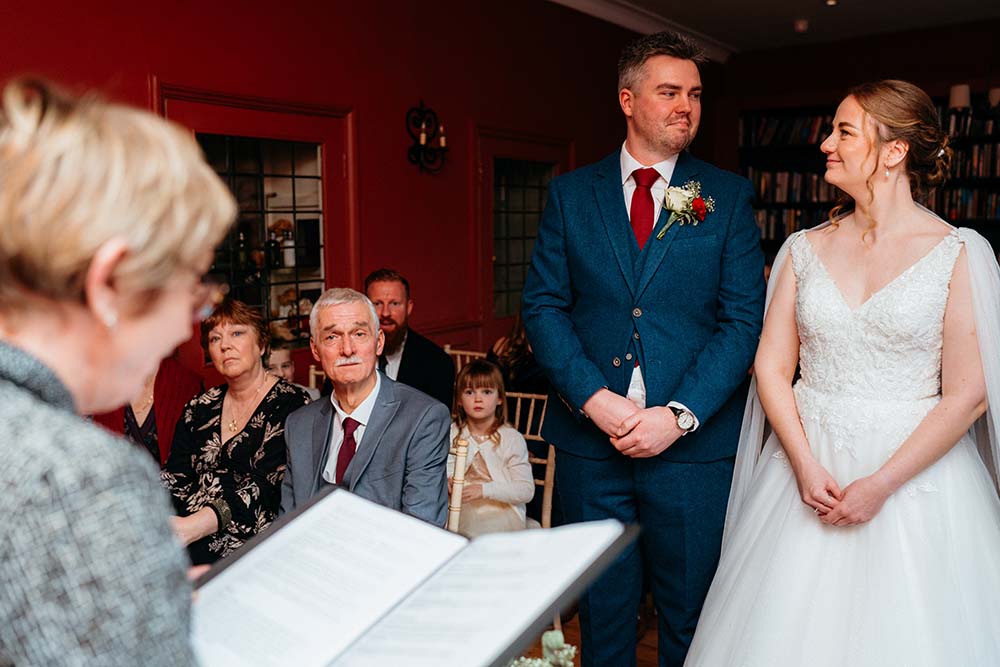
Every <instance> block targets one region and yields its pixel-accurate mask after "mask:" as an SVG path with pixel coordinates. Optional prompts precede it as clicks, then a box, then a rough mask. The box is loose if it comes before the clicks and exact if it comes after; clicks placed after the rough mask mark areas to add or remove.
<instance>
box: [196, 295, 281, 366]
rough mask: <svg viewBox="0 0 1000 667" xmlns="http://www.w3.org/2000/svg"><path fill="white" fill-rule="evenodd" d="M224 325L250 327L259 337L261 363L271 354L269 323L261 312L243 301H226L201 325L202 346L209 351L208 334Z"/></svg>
mask: <svg viewBox="0 0 1000 667" xmlns="http://www.w3.org/2000/svg"><path fill="white" fill-rule="evenodd" d="M222 324H242V325H245V326H248V327H250V329H251V330H252V331H253V332H254V335H255V336H257V344H258V345H260V349H261V361H263V360H264V359H267V356H268V355H269V354H271V334H270V332H269V331H268V329H267V322H265V321H264V316H263V315H261V314H260V311H258V310H256V309H254V308H251V307H250V306H248V305H247V304H245V303H243V302H242V301H237V300H236V299H226V300H225V301H223V302H222V303H220V304H219V305H218V307H216V309H215V310H213V311H212V314H211V315H209V316H208V317H207V318H205V321H204V322H202V323H201V345H202V347H204V348H205V349H206V350H207V349H208V334H209V333H211V331H212V329H214V328H215V327H217V326H220V325H222Z"/></svg>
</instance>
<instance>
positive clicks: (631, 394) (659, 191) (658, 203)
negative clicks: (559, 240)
mask: <svg viewBox="0 0 1000 667" xmlns="http://www.w3.org/2000/svg"><path fill="white" fill-rule="evenodd" d="M621 165H622V194H623V195H624V196H625V207H626V208H627V209H628V215H629V220H631V219H632V195H633V194H634V193H635V187H636V186H635V179H634V178H632V172H634V171H635V170H636V169H645V168H647V165H644V164H642V163H641V162H639V161H638V160H636V159H635V158H634V157H632V156H631V155H630V154H629V152H628V149H626V148H625V144H622V152H621ZM648 166H649V167H652V168H653V169H655V170H656V171H657V173H659V174H660V177H659V178H658V179H656V182H655V183H653V185H652V186H650V188H649V190H650V192H652V194H653V229H652V230H651V231H650V235H649V240H647V241H646V243H650V242H652V241H654V240H655V235H654V233H653V232H655V231H656V222H657V220H658V219H659V217H660V210H661V209H662V208H663V197H664V193H665V192H666V190H667V186H668V185H669V184H670V178H671V177H672V176H673V175H674V167H676V166H677V155H674V156H673V157H669V158H667V159H666V160H663V161H662V162H657V163H656V164H652V165H648ZM626 396H627V397H628V399H629V400H630V401H632V402H633V403H635V404H636V405H638V406H639V409H643V408H645V407H646V383H645V381H644V380H643V378H642V369H641V368H639V367H638V366H636V367H635V368H633V369H632V379H631V380H630V381H629V385H628V393H627V394H626ZM667 407H673V408H680V409H681V410H687V411H688V412H691V411H690V410H688V408H687V406H685V405H684V404H683V403H678V402H677V401H670V402H669V403H667ZM691 414H692V415H693V414H694V413H693V412H692V413H691ZM698 424H699V422H698V416H697V415H695V418H694V428H695V429H697V428H698ZM692 430H694V429H692Z"/></svg>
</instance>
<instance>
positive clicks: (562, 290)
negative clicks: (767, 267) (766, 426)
mask: <svg viewBox="0 0 1000 667" xmlns="http://www.w3.org/2000/svg"><path fill="white" fill-rule="evenodd" d="M692 180H693V181H698V182H700V183H701V186H702V191H701V192H702V196H703V197H706V198H707V197H712V198H713V199H714V200H715V210H714V211H713V212H711V213H709V214H708V215H707V217H706V218H705V220H704V221H703V222H701V223H700V224H698V225H697V226H695V225H690V224H687V225H681V224H678V223H676V222H675V223H674V224H673V225H671V226H670V227H669V228H668V229H667V232H666V234H665V235H664V237H663V238H662V239H657V238H656V236H657V234H658V233H659V232H660V230H661V229H662V228H663V227H664V225H665V224H666V223H667V219H668V217H669V212H668V211H666V210H663V211H661V213H660V216H659V219H658V220H657V223H656V225H655V227H654V229H653V233H652V234H651V235H650V237H649V240H648V241H647V242H646V245H645V247H644V248H643V250H642V251H640V250H639V247H638V244H637V243H636V241H635V236H634V235H633V232H632V228H631V225H630V223H629V217H628V208H627V206H626V204H625V198H624V195H623V193H622V176H621V162H620V156H619V153H617V152H616V153H614V154H612V155H609V156H608V157H607V158H605V159H603V160H601V161H600V162H597V163H595V164H593V165H589V166H587V167H583V168H581V169H577V170H575V171H573V172H570V173H568V174H565V175H563V176H560V177H558V178H556V179H554V180H553V181H552V182H551V183H550V185H549V192H548V202H547V203H546V206H545V212H544V213H543V215H542V221H541V227H540V230H539V235H538V239H537V240H536V242H535V250H534V255H533V257H532V263H531V268H530V271H529V273H528V276H527V280H526V282H525V287H524V295H523V305H522V308H523V315H524V323H525V328H526V329H527V333H528V338H529V340H530V342H531V346H532V349H533V351H534V354H535V357H536V359H537V360H538V362H539V364H541V366H542V367H543V368H544V370H545V372H546V374H547V375H548V376H549V379H550V380H551V382H552V386H553V395H552V397H550V400H549V405H548V410H547V413H546V419H545V425H544V432H543V435H544V437H545V438H546V440H548V441H549V442H551V443H553V444H554V445H555V446H556V447H557V448H561V449H564V450H566V451H568V452H571V453H574V454H577V455H579V456H584V457H588V458H607V457H609V456H611V455H612V454H615V453H616V450H615V449H614V447H613V446H612V445H611V443H610V442H609V441H608V436H607V435H605V434H604V433H603V432H601V431H600V430H599V429H598V428H597V427H596V426H594V424H593V423H592V422H590V421H589V420H588V419H587V418H586V416H584V415H583V413H582V411H581V407H582V406H583V404H584V403H585V402H586V401H587V399H589V398H590V397H591V396H592V395H593V394H594V393H595V392H597V391H598V390H599V389H601V388H602V387H608V388H609V389H610V390H611V391H613V392H615V393H617V394H621V395H623V396H624V395H625V394H626V393H627V392H628V386H629V380H630V379H631V375H632V370H633V367H634V361H628V360H626V355H627V354H628V353H629V352H630V351H631V352H632V353H633V354H634V355H637V356H638V359H639V363H640V365H641V367H642V373H643V378H644V380H645V385H646V405H647V406H656V405H661V406H662V405H666V404H667V403H668V402H670V401H679V402H680V403H683V404H684V405H686V406H687V407H688V408H689V409H690V410H691V411H692V412H694V413H695V415H696V416H697V417H698V419H699V421H700V427H699V428H698V430H697V431H695V432H694V433H691V434H689V435H687V436H684V437H683V438H681V439H679V440H678V441H677V442H676V443H675V444H674V445H672V446H671V447H669V448H668V449H667V450H665V451H664V452H663V453H662V454H661V455H660V456H661V457H664V458H666V459H668V460H673V461H678V462H704V461H714V460H719V459H722V458H725V457H729V456H734V455H735V452H736V444H737V440H738V436H739V430H740V423H741V421H742V418H743V406H744V400H745V397H746V393H745V390H744V391H738V390H739V389H740V388H741V387H744V388H745V386H746V380H747V371H748V370H749V368H750V366H751V364H752V363H753V357H754V353H755V351H756V349H757V342H758V339H759V337H760V330H761V321H762V319H763V310H764V279H763V254H762V253H761V250H760V233H759V231H758V228H757V226H756V224H755V222H754V219H753V212H752V209H751V206H750V204H751V200H752V197H753V190H752V188H751V186H750V183H749V181H747V180H746V179H744V178H741V177H739V176H736V175H735V174H731V173H729V172H726V171H723V170H721V169H718V168H716V167H713V166H711V165H709V164H707V163H705V162H702V161H700V160H698V159H696V158H694V157H692V156H691V155H690V154H689V153H686V152H685V153H682V154H681V155H679V156H678V160H677V165H676V167H675V169H674V173H673V176H672V178H671V182H670V185H672V186H680V185H683V184H685V183H686V182H688V181H692ZM556 396H558V398H560V399H561V400H551V398H555V397H556Z"/></svg>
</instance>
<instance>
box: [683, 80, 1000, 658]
mask: <svg viewBox="0 0 1000 667" xmlns="http://www.w3.org/2000/svg"><path fill="white" fill-rule="evenodd" d="M822 150H823V152H824V153H826V155H827V171H826V179H827V181H829V182H830V183H832V184H834V185H836V186H837V187H838V188H840V189H841V190H843V191H844V192H845V193H846V194H847V195H848V196H850V197H851V198H852V199H853V200H854V211H853V212H851V213H849V214H847V215H846V216H843V217H841V218H839V219H837V220H836V221H835V222H833V223H827V224H826V225H825V226H824V227H822V228H819V229H816V230H813V231H810V232H798V233H795V234H793V235H792V236H791V237H790V238H789V239H788V240H787V242H786V243H785V247H784V248H783V250H782V253H781V254H780V255H779V262H781V266H780V267H779V266H777V265H776V266H775V270H774V272H773V274H772V283H773V284H772V285H771V286H770V289H769V295H768V299H769V300H768V310H767V315H766V317H765V321H764V330H763V334H762V336H761V342H760V347H759V349H758V352H757V359H756V361H755V374H756V386H757V392H756V395H754V394H753V392H752V393H751V399H750V402H749V404H748V408H747V415H746V420H745V422H744V426H743V431H744V432H743V438H742V440H741V443H740V453H739V454H738V456H737V463H736V468H737V472H736V477H735V479H734V484H733V491H732V495H731V497H730V507H729V514H728V515H727V524H726V533H725V539H724V542H723V553H722V558H721V561H720V564H719V569H718V571H717V573H716V576H715V580H714V582H713V584H712V587H711V590H710V591H709V594H708V598H707V600H706V602H705V606H704V609H703V611H702V615H701V619H700V621H699V625H698V630H697V632H696V634H695V638H694V642H693V644H692V646H691V650H690V652H689V654H688V659H687V662H686V663H685V665H687V666H708V667H786V666H787V667H791V666H795V667H799V666H805V665H808V666H810V667H818V666H824V665H830V666H836V667H859V666H871V667H876V666H877V667H888V666H897V665H898V666H906V667H915V666H928V667H929V666H944V665H948V666H949V667H950V666H953V665H954V666H962V667H966V666H980V665H981V666H991V665H1000V500H998V498H997V492H996V488H995V487H994V484H993V481H992V479H991V477H990V474H989V472H988V470H987V467H986V466H985V465H984V461H983V459H981V458H980V455H979V452H978V451H977V444H976V442H975V440H974V437H973V435H972V433H970V427H971V426H973V425H974V423H975V422H976V421H977V419H980V417H983V419H980V423H985V424H986V425H988V428H986V429H980V431H981V432H982V433H983V437H982V441H981V442H980V443H979V444H980V448H979V449H980V450H983V451H984V452H987V453H989V451H990V444H991V443H990V442H989V440H990V438H995V434H996V432H997V429H996V425H997V423H998V420H997V419H996V415H994V414H993V412H992V411H990V412H989V413H986V408H987V395H988V388H989V395H990V398H993V401H994V403H996V404H997V405H998V406H1000V395H997V393H996V392H997V389H998V388H1000V369H998V368H1000V362H998V359H997V357H998V356H1000V349H998V348H1000V327H998V324H997V322H998V319H1000V312H998V307H1000V299H998V285H1000V280H998V269H997V265H996V260H995V258H994V257H993V255H992V252H991V251H990V249H989V245H988V244H987V243H986V242H985V241H984V240H983V239H982V237H980V236H979V235H978V234H976V233H975V232H972V231H970V230H964V229H954V228H952V227H950V226H948V225H947V224H945V223H944V222H943V221H941V220H940V219H939V218H936V217H935V216H933V215H932V214H931V213H930V212H928V211H927V210H926V209H923V208H922V207H920V206H918V205H917V204H916V203H914V201H913V198H912V194H914V193H915V194H921V193H922V192H923V191H924V190H926V188H928V187H933V186H935V185H937V184H938V183H940V181H941V180H942V178H943V176H944V173H945V170H946V168H947V164H948V161H949V158H950V150H949V149H948V148H947V141H946V140H945V137H943V136H942V135H941V132H940V130H939V129H938V120H937V114H936V112H935V110H934V107H933V104H932V103H931V101H930V99H929V98H928V97H927V96H926V94H924V93H923V91H921V90H920V89H918V88H916V87H915V86H912V85H911V84H907V83H905V82H899V81H883V82H878V83H873V84H865V85H863V86H859V87H858V88H856V89H854V90H852V91H851V94H850V95H849V96H848V97H847V98H846V99H845V100H844V101H843V102H842V103H841V105H840V107H839V108H838V109H837V115H836V117H835V119H834V128H833V133H832V134H831V135H830V137H828V138H827V139H826V141H824V142H823V145H822ZM785 260H787V261H785ZM981 350H982V352H981ZM796 367H798V368H799V370H800V378H799V379H798V380H797V381H795V382H794V385H793V378H794V376H795V372H796ZM757 397H759V402H758V400H757ZM761 406H763V410H764V412H766V414H767V418H768V421H769V422H770V424H771V426H772V428H773V430H774V435H771V436H770V437H769V438H768V439H767V441H766V443H765V444H764V447H763V451H761V449H760V445H761V434H762V432H763V430H764V429H763V418H762V414H761ZM992 444H993V445H994V452H995V441H994V442H993V443H992ZM987 460H988V461H990V462H991V463H992V462H993V461H994V459H993V458H990V457H989V456H987ZM993 465H995V463H994V464H993Z"/></svg>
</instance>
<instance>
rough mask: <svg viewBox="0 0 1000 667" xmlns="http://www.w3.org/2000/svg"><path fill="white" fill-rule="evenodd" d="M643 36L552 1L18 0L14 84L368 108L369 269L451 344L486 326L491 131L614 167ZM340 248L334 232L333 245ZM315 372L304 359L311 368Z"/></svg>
mask: <svg viewBox="0 0 1000 667" xmlns="http://www.w3.org/2000/svg"><path fill="white" fill-rule="evenodd" d="M632 36H633V35H632V33H629V32H628V31H625V30H623V29H619V28H616V27H614V26H611V25H609V24H606V23H604V22H601V21H598V20H596V19H593V18H590V17H588V16H584V15H583V14H580V13H578V12H575V11H573V10H570V9H567V8H565V7H562V6H560V5H556V4H552V3H549V2H543V1H541V0H505V1H504V2H468V1H466V0H440V1H438V2H434V3H416V2H407V1H395V2H385V1H382V2H379V1H369V2H358V1H356V0H352V1H333V2H319V1H312V2H307V1H305V0H291V1H288V2H284V3H275V2H262V1H260V0H239V1H235V0H225V1H222V2H219V1H211V2H197V3H196V2H191V1H190V0H180V1H177V2H148V3H146V2H134V0H130V1H128V2H123V1H114V2H96V3H79V2H67V1H60V0H55V1H51V2H26V1H24V0H7V1H5V2H3V3H0V44H2V45H3V47H2V53H3V57H2V58H0V80H6V79H8V78H10V77H12V76H15V75H19V74H26V73H28V74H37V75H42V76H45V77H48V78H51V79H54V80H56V81H58V82H60V83H62V84H64V85H67V86H68V87H70V88H72V89H78V90H82V89H86V88H94V87H96V88H98V89H100V90H102V91H103V92H104V93H105V94H106V95H107V96H109V97H113V98H115V99H118V100H122V101H125V102H128V103H131V104H135V105H139V106H145V107H149V106H150V105H151V92H150V81H151V77H154V76H155V77H157V78H158V79H159V80H160V81H162V82H166V83H170V84H174V85H181V86H189V87H194V88H203V89H209V90H216V91H220V92H225V93H230V94H237V95H249V96H258V97H267V98H274V99H280V100H287V101H291V102H304V103H311V104H319V105H328V106H337V107H350V108H352V109H353V110H354V111H355V112H356V119H357V138H358V146H357V155H358V165H359V171H358V178H357V185H356V187H357V189H358V190H357V191H358V195H359V199H358V212H359V217H360V221H361V258H360V259H361V270H362V272H363V273H366V272H367V271H369V270H371V269H374V268H377V267H379V266H382V265H388V266H391V267H394V268H397V269H398V270H400V271H401V272H402V273H404V274H405V275H407V276H408V277H409V279H410V281H411V284H412V286H413V297H414V299H415V301H416V305H415V308H414V314H413V323H414V325H415V328H418V329H421V328H423V329H429V330H430V331H431V332H432V333H435V332H436V335H435V336H434V337H435V338H437V339H438V340H439V341H440V342H449V340H476V332H475V331H469V330H465V331H456V330H454V329H453V327H454V324H455V323H459V322H470V321H476V320H478V319H479V307H480V303H479V301H480V297H479V292H478V291H477V289H476V283H477V281H478V279H479V276H478V275H475V274H477V272H478V270H479V267H476V266H473V265H472V263H471V262H470V261H469V259H468V258H469V253H470V252H471V250H472V248H473V247H474V246H473V234H472V232H473V230H474V225H476V224H479V223H478V221H476V220H474V219H472V218H473V211H474V207H473V205H472V196H473V194H472V193H473V190H474V188H473V185H474V180H473V179H474V173H473V166H474V161H473V158H472V154H471V152H470V151H471V144H472V139H473V137H474V128H475V127H477V126H490V127H495V128H503V129H508V130H512V131H516V132H521V133H531V134H537V135H545V136H550V137H554V138H560V139H565V140H567V141H569V142H572V144H573V146H574V149H575V155H576V160H577V164H586V163H588V162H592V161H594V160H596V159H598V158H600V157H602V156H603V155H605V154H606V153H608V152H610V151H611V150H614V149H615V148H616V147H617V146H618V145H619V143H620V142H621V141H622V138H623V136H624V123H623V121H622V120H621V113H620V111H619V109H618V106H617V100H616V95H615V71H616V61H617V57H618V53H619V51H620V49H621V46H622V45H623V44H624V43H625V42H626V41H627V40H629V39H630V38H631V37H632ZM421 98H422V99H423V100H424V101H425V102H426V104H427V105H428V106H431V107H432V108H434V109H435V110H436V111H437V113H438V114H439V116H440V118H441V119H442V122H444V124H445V127H446V130H447V134H448V139H449V147H450V152H449V155H448V164H447V165H446V166H445V168H444V170H443V171H442V172H441V173H440V174H438V175H434V176H430V175H427V174H421V173H419V172H418V171H417V169H416V167H414V166H413V165H411V164H409V162H407V159H406V151H407V148H408V146H409V141H410V140H409V137H408V135H407V133H406V130H405V127H404V118H405V113H406V110H407V109H408V108H410V107H411V106H414V105H416V104H417V102H418V101H419V100H420V99H421ZM328 224H330V225H334V224H335V223H334V222H333V221H330V222H329V223H328ZM336 238H337V230H336V228H333V229H329V230H328V237H327V239H328V242H336ZM355 287H358V286H355ZM486 305H487V306H489V307H492V304H486ZM486 344H488V341H487V343H486ZM303 361H304V362H305V364H304V363H301V362H303ZM307 363H308V358H305V359H300V364H299V366H300V368H299V371H300V373H304V366H305V365H306V364H307Z"/></svg>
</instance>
